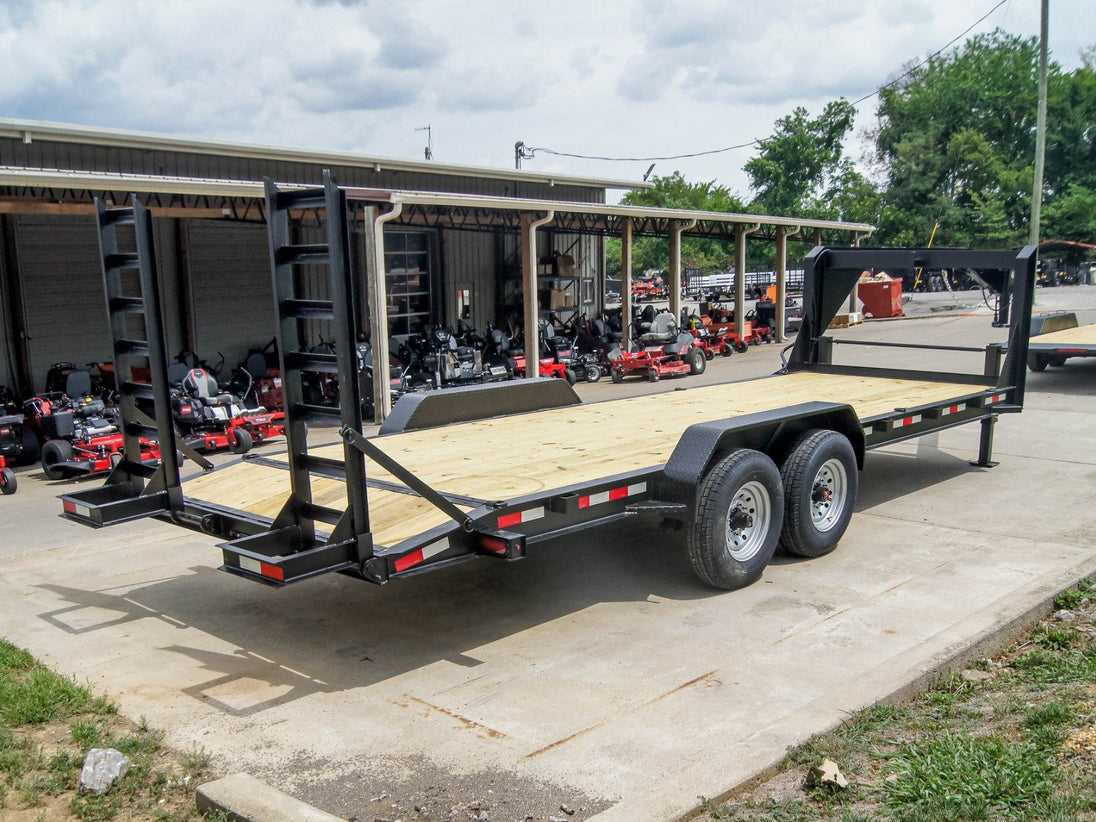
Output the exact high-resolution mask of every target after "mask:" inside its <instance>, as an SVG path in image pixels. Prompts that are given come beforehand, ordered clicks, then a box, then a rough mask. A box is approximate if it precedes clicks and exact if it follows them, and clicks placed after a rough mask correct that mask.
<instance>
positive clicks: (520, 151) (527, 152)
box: [514, 140, 533, 168]
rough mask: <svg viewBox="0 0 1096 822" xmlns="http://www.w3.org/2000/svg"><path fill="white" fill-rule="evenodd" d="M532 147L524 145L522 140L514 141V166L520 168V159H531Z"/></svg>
mask: <svg viewBox="0 0 1096 822" xmlns="http://www.w3.org/2000/svg"><path fill="white" fill-rule="evenodd" d="M532 159H533V149H531V148H529V147H528V146H527V145H525V143H524V142H522V141H521V140H518V141H517V142H516V143H514V168H521V161H522V160H532Z"/></svg>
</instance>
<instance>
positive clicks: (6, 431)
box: [0, 426, 11, 437]
mask: <svg viewBox="0 0 1096 822" xmlns="http://www.w3.org/2000/svg"><path fill="white" fill-rule="evenodd" d="M10 433H11V429H10V428H8V427H6V426H5V427H4V428H0V435H3V436H5V437H6V436H8V435H9V434H10Z"/></svg>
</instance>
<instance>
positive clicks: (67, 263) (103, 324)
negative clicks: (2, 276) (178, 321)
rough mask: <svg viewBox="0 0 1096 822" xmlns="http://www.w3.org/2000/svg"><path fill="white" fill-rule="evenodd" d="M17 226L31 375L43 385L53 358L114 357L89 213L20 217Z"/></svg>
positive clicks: (85, 360) (90, 359) (79, 360)
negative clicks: (74, 216) (83, 216)
mask: <svg viewBox="0 0 1096 822" xmlns="http://www.w3.org/2000/svg"><path fill="white" fill-rule="evenodd" d="M16 226H17V227H16V231H17V234H16V243H17V244H18V254H19V272H20V276H21V278H22V284H23V306H24V308H25V311H26V326H27V336H28V337H29V340H28V343H27V345H28V349H29V353H30V365H31V376H32V378H33V380H34V388H35V390H42V388H43V386H44V384H45V380H46V371H47V370H48V369H49V367H50V365H52V364H53V363H55V362H74V363H76V364H77V365H83V364H84V363H88V362H103V361H106V360H110V359H111V358H112V356H113V355H112V352H111V343H110V326H109V325H108V323H107V310H106V298H105V297H104V296H103V277H102V274H101V273H100V270H99V239H98V237H97V236H96V231H95V221H94V220H93V219H91V218H90V217H87V218H84V219H78V218H73V217H20V218H19V221H18V223H17V224H16Z"/></svg>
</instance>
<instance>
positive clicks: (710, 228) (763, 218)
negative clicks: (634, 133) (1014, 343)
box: [0, 167, 875, 240]
mask: <svg viewBox="0 0 1096 822" xmlns="http://www.w3.org/2000/svg"><path fill="white" fill-rule="evenodd" d="M5 186H6V187H12V188H15V189H36V190H38V191H37V192H36V194H37V196H39V197H43V196H47V197H48V198H55V197H57V192H74V191H76V192H89V193H93V194H97V195H99V196H103V195H104V194H106V193H122V194H125V193H128V192H135V193H139V194H149V195H168V196H171V195H180V196H183V197H195V198H202V200H201V202H200V204H201V205H204V206H207V207H208V206H210V205H212V203H210V202H208V198H222V199H221V201H220V203H221V204H223V205H225V206H228V205H229V204H230V203H231V202H233V201H234V202H239V201H240V200H244V201H254V200H262V198H263V197H264V190H263V186H262V184H261V183H255V182H250V181H245V180H211V179H198V178H192V177H161V176H153V175H141V174H114V173H104V172H93V171H56V170H52V169H26V168H10V167H0V187H5ZM313 186H314V184H310V183H299V182H289V183H278V187H279V188H281V189H287V188H310V187H313ZM346 191H347V198H348V199H349V200H351V201H356V202H359V203H377V204H388V205H391V206H393V207H399V208H400V210H401V215H400V218H399V219H400V222H402V223H411V224H419V225H429V226H434V227H438V228H452V229H460V230H500V229H501V230H515V229H516V228H517V224H518V223H517V219H518V217H519V215H520V214H522V213H536V214H538V215H541V214H545V213H546V212H548V211H551V212H553V213H554V218H553V225H554V227H556V228H557V229H559V230H561V231H564V232H569V233H579V234H601V235H607V234H618V233H620V230H621V228H622V226H623V223H624V221H625V220H627V219H630V220H631V221H632V230H633V233H635V234H637V235H651V236H664V235H666V234H667V232H668V231H669V229H670V227H671V224H672V223H692V222H693V221H694V220H695V221H696V222H695V225H693V226H691V227H690V228H689V229H688V236H690V237H708V238H713V239H721V240H733V239H734V234H735V227H736V226H742V225H746V226H750V227H756V229H757V233H755V234H754V236H755V237H756V238H758V239H771V238H772V237H773V231H774V229H777V228H785V229H793V230H794V229H798V230H799V231H802V232H807V231H812V232H814V231H817V232H822V233H825V234H827V235H829V236H831V237H832V236H834V235H835V234H853V235H855V236H861V237H864V236H867V235H869V234H872V233H873V232H874V231H875V226H873V225H871V224H869V223H851V222H841V221H837V220H815V219H808V218H798V217H782V216H773V215H766V214H740V213H732V212H719V211H689V210H683V209H671V208H653V207H644V206H633V205H608V204H605V203H581V202H573V201H562V200H538V199H530V198H519V197H493V196H485V195H477V194H449V193H444V192H429V191H399V190H388V189H367V188H353V187H348V188H347V189H346ZM45 192H49V194H48V195H47V194H45ZM164 205H168V203H164ZM230 214H231V215H233V216H237V217H241V215H243V216H246V218H250V219H259V218H260V214H259V213H258V212H257V211H253V210H252V209H251V208H250V207H249V208H246V209H244V211H243V212H240V209H236V208H233V209H229V210H226V212H225V216H230ZM804 239H806V238H804Z"/></svg>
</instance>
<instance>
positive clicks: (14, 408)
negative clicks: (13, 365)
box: [0, 385, 38, 494]
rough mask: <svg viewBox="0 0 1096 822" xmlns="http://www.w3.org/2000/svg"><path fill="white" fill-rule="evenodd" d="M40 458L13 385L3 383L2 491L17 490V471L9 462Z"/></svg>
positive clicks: (0, 424)
mask: <svg viewBox="0 0 1096 822" xmlns="http://www.w3.org/2000/svg"><path fill="white" fill-rule="evenodd" d="M37 459H38V437H37V436H35V434H34V432H33V431H31V430H30V429H29V428H28V427H27V426H25V425H24V424H23V412H22V408H21V407H20V405H19V402H18V401H17V400H16V398H15V394H14V393H13V392H12V391H11V389H10V388H8V387H7V386H4V385H0V494H14V493H15V488H16V484H17V483H16V478H15V472H14V471H12V470H11V468H10V467H9V466H11V465H19V464H21V463H27V464H29V463H33V462H35V461H36V460H37Z"/></svg>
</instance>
